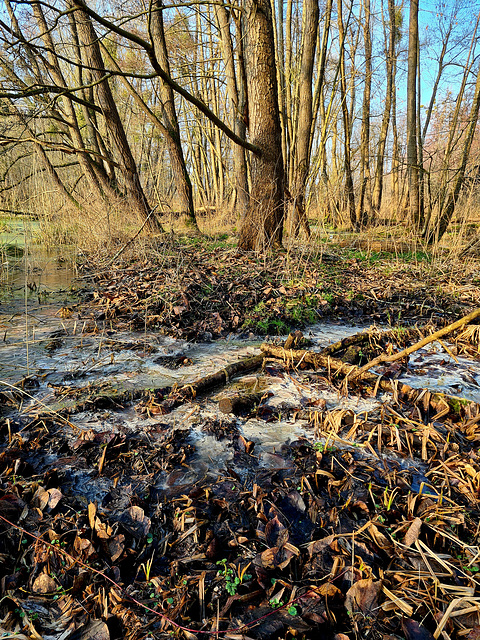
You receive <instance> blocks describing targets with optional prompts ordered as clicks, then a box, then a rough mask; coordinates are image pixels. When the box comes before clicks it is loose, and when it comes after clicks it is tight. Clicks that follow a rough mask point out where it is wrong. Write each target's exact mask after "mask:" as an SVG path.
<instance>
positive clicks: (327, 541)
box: [308, 535, 335, 558]
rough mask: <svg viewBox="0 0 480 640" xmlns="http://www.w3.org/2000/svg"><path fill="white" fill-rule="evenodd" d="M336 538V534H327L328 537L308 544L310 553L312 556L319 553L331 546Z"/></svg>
mask: <svg viewBox="0 0 480 640" xmlns="http://www.w3.org/2000/svg"><path fill="white" fill-rule="evenodd" d="M334 540H335V536H334V535H332V536H327V537H326V538H322V539H321V540H315V541H314V542H311V543H310V544H309V545H308V553H309V554H310V558H311V557H312V556H314V555H316V554H317V553H321V552H322V551H323V550H324V549H326V548H327V547H330V545H331V544H332V542H333V541H334Z"/></svg>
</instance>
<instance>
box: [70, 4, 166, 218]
mask: <svg viewBox="0 0 480 640" xmlns="http://www.w3.org/2000/svg"><path fill="white" fill-rule="evenodd" d="M72 3H73V5H74V6H75V5H76V0H72ZM77 6H78V5H77ZM75 19H76V22H77V29H78V36H79V40H80V44H81V46H82V53H83V54H84V55H85V60H86V62H87V65H88V67H89V71H90V73H91V76H92V79H93V80H94V81H95V82H97V85H96V87H95V90H96V94H97V99H98V104H99V106H100V108H101V109H102V113H103V116H104V118H105V124H106V127H107V130H108V133H109V135H110V138H111V140H112V142H113V145H114V147H115V149H116V152H117V157H118V163H119V165H120V167H121V169H122V173H123V178H124V180H125V187H126V196H127V201H128V203H129V204H130V206H132V207H133V208H134V211H135V212H136V213H137V215H138V216H139V218H140V219H141V220H142V221H144V220H146V219H148V221H149V229H150V230H151V231H158V230H159V226H158V222H157V221H156V218H155V217H154V216H150V207H149V205H148V202H147V198H146V196H145V194H144V192H143V188H142V185H141V183H140V178H139V175H138V172H137V166H136V163H135V159H134V157H133V154H132V151H131V149H130V145H129V143H128V140H127V136H126V135H125V130H124V128H123V124H122V122H121V120H120V115H119V113H118V110H117V106H116V104H115V101H114V99H113V95H112V91H111V89H110V85H109V84H108V80H107V79H105V73H106V72H105V65H104V62H103V57H102V54H101V51H100V45H99V42H98V36H97V34H96V32H95V29H94V28H93V25H92V21H91V19H90V16H89V15H88V14H87V13H85V12H84V11H83V10H82V9H79V10H78V11H77V12H76V13H75Z"/></svg>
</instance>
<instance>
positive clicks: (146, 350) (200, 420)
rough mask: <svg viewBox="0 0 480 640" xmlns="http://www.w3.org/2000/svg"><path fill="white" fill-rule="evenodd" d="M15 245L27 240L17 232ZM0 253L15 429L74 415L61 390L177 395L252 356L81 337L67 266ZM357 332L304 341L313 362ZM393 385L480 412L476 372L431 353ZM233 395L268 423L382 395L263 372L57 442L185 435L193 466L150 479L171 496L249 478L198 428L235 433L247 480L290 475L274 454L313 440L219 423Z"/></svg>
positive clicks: (0, 372) (234, 348) (256, 342)
mask: <svg viewBox="0 0 480 640" xmlns="http://www.w3.org/2000/svg"><path fill="white" fill-rule="evenodd" d="M18 238H20V240H21V239H22V238H24V239H25V238H26V233H23V235H22V233H21V229H19V230H18ZM18 238H17V239H18ZM0 241H1V242H3V243H4V245H3V247H4V249H3V252H2V255H3V264H2V270H1V272H0V279H1V295H0V330H1V336H2V342H1V343H0V388H3V389H4V390H5V389H10V388H11V387H10V386H9V385H14V384H15V383H16V382H17V381H19V380H20V379H22V378H24V377H25V376H33V382H32V384H31V385H30V386H29V389H30V390H29V393H30V399H29V400H28V401H27V402H26V403H25V405H24V407H23V408H22V419H23V420H27V419H28V417H29V416H33V415H35V414H38V413H42V412H44V411H46V410H49V409H51V410H58V409H59V408H62V407H65V406H68V405H69V404H74V402H75V401H74V399H73V398H72V394H71V393H66V394H65V396H62V394H61V393H60V394H59V392H58V389H59V388H61V387H65V388H66V389H68V390H70V391H71V390H72V389H75V388H85V387H87V388H88V386H89V385H90V386H92V388H93V387H94V388H95V389H96V390H98V389H105V390H108V389H116V390H118V391H125V390H135V389H148V388H161V387H164V386H167V387H171V386H173V385H175V384H177V385H184V384H188V383H192V382H194V381H195V380H197V379H198V378H200V377H202V376H205V375H207V374H210V373H213V372H215V371H218V370H221V369H223V368H224V367H225V366H226V365H228V364H230V363H232V362H235V361H237V360H238V359H239V358H243V357H247V356H250V355H254V354H257V353H259V346H260V344H261V341H262V340H261V339H260V338H259V339H252V340H239V339H238V338H236V337H231V338H230V339H225V340H220V341H217V342H212V343H188V342H186V341H182V340H175V339H173V338H169V337H166V336H162V335H159V334H155V333H150V332H148V333H147V332H144V333H139V332H137V333H131V332H130V333H122V332H116V331H113V330H112V331H107V330H105V331H103V332H102V331H100V332H98V331H97V330H96V329H95V330H91V329H88V330H87V320H88V318H86V317H85V318H83V317H82V316H81V315H80V314H79V312H78V310H77V309H76V308H75V295H74V289H73V288H72V285H73V277H74V271H73V268H72V266H71V263H69V262H68V261H65V260H64V258H63V257H60V256H59V255H58V254H55V253H51V252H50V253H49V252H47V251H45V250H42V248H41V247H40V246H38V245H35V244H29V243H25V242H23V244H22V242H21V241H20V242H19V243H18V244H15V243H14V242H13V241H12V238H9V239H8V242H7V240H6V239H5V238H4V237H3V238H2V239H1V240H0ZM0 246H1V244H0ZM6 247H8V250H7V248H6ZM14 247H16V249H15V248H14ZM88 326H90V325H88ZM361 330H362V328H361V327H358V326H345V325H335V324H329V325H315V326H312V327H310V328H309V330H308V332H306V333H307V334H308V337H309V338H310V339H311V340H312V342H313V345H312V349H314V350H319V349H321V348H323V347H325V346H327V345H328V344H331V343H332V342H336V341H337V340H340V339H341V338H344V337H346V336H348V335H352V334H354V333H357V332H358V331H361ZM402 380H404V381H405V382H407V383H408V384H409V385H410V386H415V387H426V388H429V389H431V390H435V391H437V390H438V391H444V392H446V393H448V394H450V395H455V396H460V397H463V398H467V399H470V400H474V401H475V402H480V363H479V362H478V361H475V360H471V359H467V358H454V357H452V356H451V355H449V353H447V352H446V351H444V350H443V349H442V347H441V346H440V345H437V344H436V343H435V345H429V346H428V347H427V348H425V349H424V350H421V351H418V352H417V353H415V354H414V355H413V356H412V357H411V359H410V363H409V368H408V371H407V373H406V374H405V375H404V376H403V378H402ZM234 389H242V390H245V391H247V392H248V391H258V390H261V391H262V392H268V393H269V394H270V397H269V398H268V399H267V400H266V401H265V402H264V405H265V406H266V407H268V408H270V409H271V411H272V413H273V414H274V413H275V412H276V411H277V412H279V413H281V412H282V411H284V410H285V409H288V408H292V409H294V410H298V409H301V408H302V407H303V406H305V405H306V404H307V402H311V401H312V399H313V400H317V401H318V402H324V403H325V406H326V408H327V409H334V408H343V409H350V410H352V411H353V412H354V413H356V414H365V413H366V412H369V411H373V410H375V409H376V408H378V407H379V406H380V404H381V403H382V402H383V401H384V400H385V398H386V397H383V396H382V395H381V394H379V395H378V396H377V398H361V397H357V396H352V397H344V396H341V395H340V394H339V392H337V391H336V390H334V389H333V388H332V387H329V386H328V385H327V384H308V386H307V385H305V384H304V382H303V381H302V379H301V378H300V377H297V376H296V375H294V374H290V373H288V374H287V373H285V372H281V371H279V372H278V373H275V371H267V372H266V373H257V374H248V375H245V376H243V377H242V378H241V379H237V380H234V381H232V382H231V383H230V384H229V385H228V387H227V389H222V390H220V391H217V393H212V394H211V395H210V396H209V397H208V398H206V399H204V400H202V401H201V402H195V403H187V404H184V405H182V406H180V407H178V408H177V409H175V410H174V411H172V412H171V413H169V414H167V415H150V416H145V415H143V414H139V413H138V412H136V411H135V409H134V408H133V407H131V406H130V407H127V408H122V407H118V408H111V407H109V408H106V409H102V410H95V411H93V410H85V411H81V412H76V413H75V414H73V415H72V416H71V417H70V423H69V425H66V426H65V427H64V436H65V438H66V439H67V440H70V441H71V442H73V441H74V440H76V439H77V438H78V433H79V432H87V431H88V432H89V433H90V432H91V433H94V434H95V433H97V434H106V433H108V434H115V433H116V434H124V435H125V434H140V436H141V437H142V438H145V439H146V440H148V442H149V443H151V444H152V446H156V445H155V443H156V442H158V443H159V445H158V446H160V445H161V443H162V442H163V440H162V438H163V437H164V434H165V432H166V430H169V429H170V430H171V429H181V430H184V431H185V432H186V433H188V439H189V442H190V443H191V444H192V445H194V447H195V455H194V456H193V458H192V459H191V460H190V461H189V463H188V464H184V465H182V466H181V468H179V469H175V470H174V471H170V472H167V471H165V472H164V473H162V474H160V475H159V477H158V479H157V481H156V482H157V488H158V489H159V490H169V491H181V490H182V488H183V487H186V486H188V485H189V484H191V483H192V482H194V481H195V480H196V479H198V478H200V477H208V476H214V475H215V474H216V473H217V472H218V471H219V470H228V469H236V473H238V474H241V473H247V472H248V469H247V470H245V459H244V457H243V458H242V456H241V455H239V453H238V451H235V450H234V448H233V447H232V445H231V443H230V444H229V443H228V442H226V441H225V440H222V439H218V437H216V436H215V435H212V434H211V433H210V432H209V431H208V429H206V428H205V425H207V426H208V424H222V423H223V424H227V425H228V424H230V425H231V426H232V428H235V429H238V432H239V434H240V435H241V436H243V438H244V439H245V440H246V441H251V442H252V443H253V445H254V458H255V463H256V465H257V468H258V467H264V468H267V469H281V468H284V466H285V465H288V464H290V463H289V462H288V460H287V459H286V458H285V457H283V456H282V454H281V452H282V447H283V445H284V444H285V443H288V442H292V441H294V440H298V439H299V438H306V439H307V440H309V441H310V442H313V441H315V440H316V438H317V435H316V434H315V432H314V429H313V428H312V427H311V426H308V422H307V421H305V420H295V419H294V418H291V419H284V418H281V419H278V420H272V421H265V420H260V419H257V418H256V417H249V418H248V417H247V418H246V419H242V418H236V417H234V416H225V415H224V414H221V413H220V411H219V409H218V398H219V397H220V396H221V395H223V394H224V393H225V392H228V391H232V390H234ZM72 426H73V428H72ZM55 459H56V458H55V454H52V453H51V452H50V453H49V454H48V455H47V454H45V459H44V461H43V463H44V465H45V466H49V465H51V464H53V463H54V462H55ZM399 464H400V463H399ZM401 464H402V465H406V464H410V463H406V462H405V461H402V462H401ZM411 464H413V463H411ZM247 467H248V465H247ZM413 467H414V475H415V474H416V477H417V480H418V479H419V478H421V477H422V468H421V464H417V465H416V466H415V465H413ZM242 469H243V471H242ZM73 477H74V484H75V491H77V492H78V493H80V494H84V495H85V496H87V497H88V499H93V497H96V498H97V499H99V500H101V499H102V497H103V496H104V495H105V494H106V492H107V491H108V490H109V487H110V486H111V483H110V482H109V481H108V480H107V479H106V478H102V477H99V476H98V475H97V476H96V477H95V481H93V480H92V474H91V472H90V471H86V470H85V469H78V470H77V471H75V472H74V473H73ZM417 484H418V482H417Z"/></svg>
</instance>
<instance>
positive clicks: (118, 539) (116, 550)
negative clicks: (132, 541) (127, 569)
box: [108, 533, 125, 562]
mask: <svg viewBox="0 0 480 640" xmlns="http://www.w3.org/2000/svg"><path fill="white" fill-rule="evenodd" d="M124 541H125V536H124V535H123V533H120V534H119V535H118V536H115V538H113V540H111V541H110V542H109V543H108V550H109V551H110V555H111V558H112V562H115V560H118V558H119V557H120V556H121V555H122V553H123V549H124V548H125V545H124Z"/></svg>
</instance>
